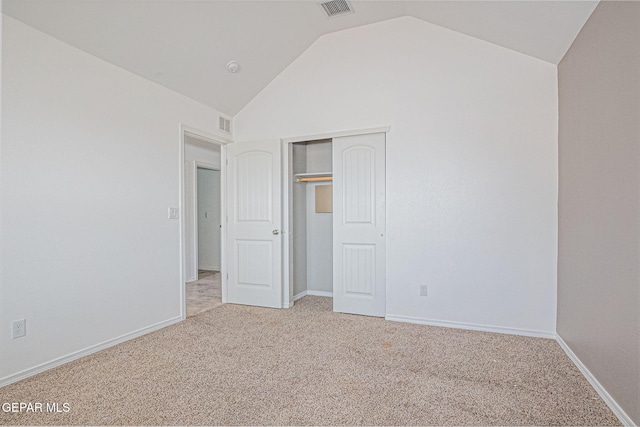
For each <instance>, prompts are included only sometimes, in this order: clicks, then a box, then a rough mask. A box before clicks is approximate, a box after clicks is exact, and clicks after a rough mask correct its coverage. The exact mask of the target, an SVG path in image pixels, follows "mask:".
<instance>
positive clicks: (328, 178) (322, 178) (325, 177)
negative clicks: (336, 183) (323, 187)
mask: <svg viewBox="0 0 640 427" xmlns="http://www.w3.org/2000/svg"><path fill="white" fill-rule="evenodd" d="M332 179H333V178H332V177H330V176H314V177H305V178H302V177H301V178H298V182H311V181H331V180H332Z"/></svg>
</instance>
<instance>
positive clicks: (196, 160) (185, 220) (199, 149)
mask: <svg viewBox="0 0 640 427" xmlns="http://www.w3.org/2000/svg"><path fill="white" fill-rule="evenodd" d="M224 148H225V146H224V144H223V143H222V142H220V141H218V140H216V139H212V138H210V137H207V136H205V135H203V134H201V133H197V132H191V131H184V130H183V147H182V183H183V184H182V186H181V187H182V188H181V189H182V200H183V204H182V206H183V208H182V212H183V215H181V222H182V267H183V268H182V272H183V274H182V292H181V298H182V307H183V311H182V313H183V318H186V317H190V316H193V315H196V314H200V313H202V312H204V311H207V310H210V309H212V308H215V307H217V306H218V305H220V304H222V300H223V298H222V288H223V280H222V274H221V273H222V270H223V269H224V240H223V233H224V231H223V227H222V221H221V218H222V212H223V208H224V203H223V202H224V191H223V183H222V176H223V174H222V169H223V162H222V159H223V156H224Z"/></svg>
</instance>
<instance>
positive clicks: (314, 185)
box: [288, 139, 333, 301]
mask: <svg viewBox="0 0 640 427" xmlns="http://www.w3.org/2000/svg"><path fill="white" fill-rule="evenodd" d="M289 149H290V152H289V153H290V156H289V162H290V164H289V168H288V169H289V177H288V182H289V200H290V203H289V219H290V228H289V229H290V230H292V232H291V235H290V236H289V238H290V241H289V245H290V248H291V250H290V255H289V265H290V271H289V283H290V287H291V289H292V294H293V301H296V300H298V299H300V298H302V297H304V296H306V295H317V296H324V297H333V196H332V194H333V185H332V173H333V171H332V140H331V139H322V140H314V141H304V142H295V143H291V144H290V147H289Z"/></svg>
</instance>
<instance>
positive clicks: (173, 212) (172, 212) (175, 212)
mask: <svg viewBox="0 0 640 427" xmlns="http://www.w3.org/2000/svg"><path fill="white" fill-rule="evenodd" d="M179 217H180V210H179V209H178V208H169V219H178V218H179Z"/></svg>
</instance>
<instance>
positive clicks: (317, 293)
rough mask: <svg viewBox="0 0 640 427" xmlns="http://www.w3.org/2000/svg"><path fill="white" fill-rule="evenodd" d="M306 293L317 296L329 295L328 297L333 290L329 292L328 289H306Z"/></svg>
mask: <svg viewBox="0 0 640 427" xmlns="http://www.w3.org/2000/svg"><path fill="white" fill-rule="evenodd" d="M307 295H315V296H317V297H330V298H333V292H329V291H312V290H307Z"/></svg>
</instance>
